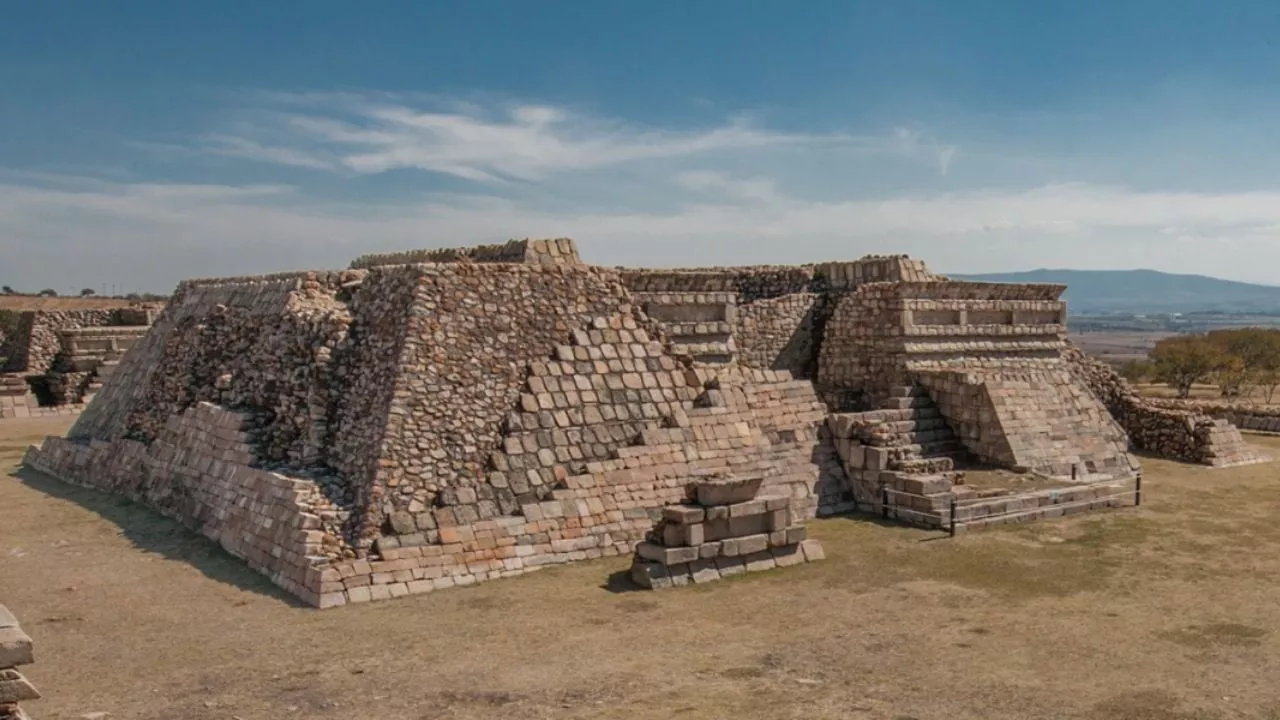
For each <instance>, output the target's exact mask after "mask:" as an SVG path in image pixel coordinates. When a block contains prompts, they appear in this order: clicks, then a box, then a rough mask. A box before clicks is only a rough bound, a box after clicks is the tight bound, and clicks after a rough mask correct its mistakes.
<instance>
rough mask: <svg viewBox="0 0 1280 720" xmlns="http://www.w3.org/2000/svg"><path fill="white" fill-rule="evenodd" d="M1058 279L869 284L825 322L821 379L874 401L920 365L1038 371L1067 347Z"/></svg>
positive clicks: (907, 378)
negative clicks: (1050, 281)
mask: <svg viewBox="0 0 1280 720" xmlns="http://www.w3.org/2000/svg"><path fill="white" fill-rule="evenodd" d="M1064 289H1065V288H1064V287H1063V286H1060V285H999V284H994V283H961V282H950V281H946V282H942V281H938V282H897V283H872V284H867V285H862V286H860V287H858V289H857V290H855V291H854V292H852V293H848V294H846V295H844V296H842V297H841V298H840V299H839V300H838V302H837V303H836V305H835V308H834V310H833V312H832V316H831V318H830V320H829V321H827V322H826V324H825V326H824V331H823V337H822V347H821V350H820V353H819V360H818V374H817V382H818V383H819V384H820V385H822V386H824V387H828V388H858V389H860V390H862V391H863V392H864V393H866V394H867V395H868V396H869V398H870V402H871V403H872V404H874V403H876V402H877V401H878V400H880V399H883V398H884V397H885V393H886V392H887V390H888V388H890V387H894V386H901V385H908V384H910V380H911V374H912V373H913V372H918V371H932V370H948V369H958V368H967V369H978V368H986V369H1002V370H1009V369H1022V370H1035V369H1041V368H1045V367H1050V366H1052V365H1053V364H1054V363H1056V362H1057V361H1058V360H1059V358H1060V356H1061V352H1062V350H1063V349H1064V348H1065V347H1066V341H1065V339H1064V338H1065V334H1066V325H1065V315H1066V308H1065V305H1064V304H1063V303H1062V302H1061V301H1060V300H1058V297H1059V296H1060V295H1061V293H1062V291H1063V290H1064Z"/></svg>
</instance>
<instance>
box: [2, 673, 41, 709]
mask: <svg viewBox="0 0 1280 720" xmlns="http://www.w3.org/2000/svg"><path fill="white" fill-rule="evenodd" d="M39 699H40V692H39V691H37V690H36V689H35V686H34V685H32V684H31V683H30V682H29V681H28V680H27V679H26V678H25V677H23V676H22V673H20V672H18V671H17V670H0V705H10V704H13V703H20V702H24V701H26V700H39Z"/></svg>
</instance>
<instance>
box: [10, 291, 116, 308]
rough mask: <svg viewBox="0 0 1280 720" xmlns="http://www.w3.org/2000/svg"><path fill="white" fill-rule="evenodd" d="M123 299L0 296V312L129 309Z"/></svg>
mask: <svg viewBox="0 0 1280 720" xmlns="http://www.w3.org/2000/svg"><path fill="white" fill-rule="evenodd" d="M132 304H133V303H130V302H129V301H128V300H125V299H124V298H109V297H83V298H82V297H63V296H59V297H38V296H35V295H0V310H16V311H19V312H22V311H25V310H105V309H111V308H119V307H129V306H130V305H132Z"/></svg>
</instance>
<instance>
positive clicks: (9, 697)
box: [0, 605, 40, 720]
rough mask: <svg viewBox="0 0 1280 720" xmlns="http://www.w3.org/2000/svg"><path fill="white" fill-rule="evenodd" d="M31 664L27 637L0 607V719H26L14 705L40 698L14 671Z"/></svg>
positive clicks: (31, 656) (2, 607)
mask: <svg viewBox="0 0 1280 720" xmlns="http://www.w3.org/2000/svg"><path fill="white" fill-rule="evenodd" d="M33 662H35V655H34V654H33V650H32V643H31V638H30V637H29V636H28V635H27V634H26V633H25V632H23V631H22V628H21V627H19V626H18V620H17V618H15V617H14V616H13V614H12V613H10V612H9V610H8V609H7V608H5V606H3V605H0V720H28V716H27V714H26V713H24V712H23V711H22V708H21V707H19V706H18V703H22V702H27V701H28V700H39V699H40V692H39V691H38V690H36V688H35V686H34V685H32V684H31V681H29V680H27V679H26V678H25V677H23V675H22V673H21V672H18V670H17V668H18V667H20V666H22V665H30V664H31V663H33Z"/></svg>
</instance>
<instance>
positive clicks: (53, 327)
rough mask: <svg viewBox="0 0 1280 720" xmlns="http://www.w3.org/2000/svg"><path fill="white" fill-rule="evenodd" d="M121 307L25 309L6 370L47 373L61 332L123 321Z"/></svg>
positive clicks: (26, 373)
mask: <svg viewBox="0 0 1280 720" xmlns="http://www.w3.org/2000/svg"><path fill="white" fill-rule="evenodd" d="M119 319H120V311H119V310H118V309H117V310H33V311H28V312H24V313H22V316H21V318H20V319H19V321H18V334H17V337H16V338H13V339H11V340H10V343H9V352H10V355H8V362H6V363H5V366H4V369H3V371H4V372H6V373H20V374H23V375H43V374H44V373H47V372H49V370H50V369H52V367H53V362H54V358H56V357H57V356H58V351H59V350H60V348H61V343H60V341H59V339H58V332H59V331H61V330H67V329H71V328H88V327H103V326H106V325H119V324H121V323H120V322H119Z"/></svg>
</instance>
